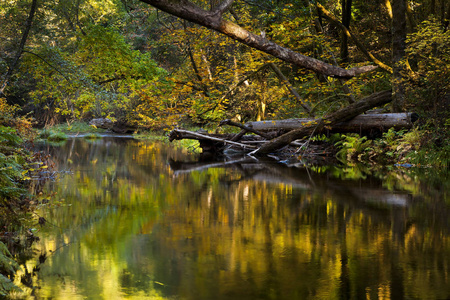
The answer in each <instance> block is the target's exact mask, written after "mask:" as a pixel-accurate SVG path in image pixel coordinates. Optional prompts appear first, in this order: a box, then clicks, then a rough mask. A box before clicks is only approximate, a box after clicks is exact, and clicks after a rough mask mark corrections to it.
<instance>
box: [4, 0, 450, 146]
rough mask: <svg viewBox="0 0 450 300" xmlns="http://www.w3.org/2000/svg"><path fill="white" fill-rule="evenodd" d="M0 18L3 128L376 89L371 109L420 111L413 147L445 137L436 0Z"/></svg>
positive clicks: (16, 4) (150, 126)
mask: <svg viewBox="0 0 450 300" xmlns="http://www.w3.org/2000/svg"><path fill="white" fill-rule="evenodd" d="M0 14H1V20H2V22H1V23H0V26H1V39H0V49H1V51H0V74H1V83H0V84H1V86H0V97H1V98H0V99H1V103H2V106H1V107H2V120H1V122H2V124H3V125H4V126H6V127H8V126H13V127H14V124H15V125H16V127H20V126H17V125H18V124H19V123H20V124H22V127H23V126H25V127H26V126H29V127H31V126H32V127H39V128H43V127H45V128H48V127H50V126H53V125H55V124H60V123H67V124H68V125H69V126H70V124H72V123H73V122H77V121H86V122H87V121H89V120H91V119H93V118H108V119H110V120H112V121H113V122H116V123H118V124H125V125H126V126H128V127H130V128H133V129H135V130H136V131H144V130H153V131H155V130H170V129H171V128H174V127H183V126H202V127H206V128H214V127H216V126H217V124H218V122H220V121H222V120H224V119H231V120H235V121H237V122H240V123H243V122H247V121H260V120H282V119H290V118H302V117H313V118H322V117H324V116H327V115H329V114H330V113H332V112H335V111H339V110H340V109H342V108H345V107H347V106H348V105H350V104H352V103H353V104H354V103H358V102H359V101H360V100H361V99H366V98H365V97H369V98H370V96H371V95H375V94H376V93H380V92H384V94H383V97H382V98H383V99H382V100H383V101H382V102H380V103H379V105H378V108H380V109H381V110H382V111H384V112H414V113H417V114H418V115H419V116H420V120H421V122H420V123H419V124H420V126H421V127H420V130H418V131H417V132H415V139H416V140H415V141H414V144H416V145H417V142H420V143H421V144H423V145H427V146H428V147H431V148H438V150H440V147H442V146H445V144H446V143H445V140H446V138H447V131H448V126H449V124H450V121H449V114H448V111H447V107H448V103H449V86H450V85H449V76H448V74H449V52H450V50H449V48H450V47H449V43H450V42H449V41H450V37H449V31H448V30H447V29H448V26H449V18H450V16H449V15H450V3H449V2H448V1H445V0H441V1H436V0H433V1H431V0H430V1H405V0H402V1H392V3H391V2H390V1H389V0H379V1H371V2H370V3H367V1H352V0H347V1H345V0H342V1H216V0H211V1H168V0H167V1H149V0H143V1H127V0H122V1H106V2H105V1H81V0H80V1H75V2H73V1H44V0H40V1H38V0H35V1H5V2H3V3H2V4H1V6H0ZM386 103H388V104H386ZM18 120H21V122H18ZM24 124H27V125H24ZM5 130H6V129H5ZM419 131H420V132H419Z"/></svg>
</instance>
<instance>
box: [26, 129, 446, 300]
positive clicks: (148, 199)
mask: <svg viewBox="0 0 450 300" xmlns="http://www.w3.org/2000/svg"><path fill="white" fill-rule="evenodd" d="M42 150H43V151H45V152H46V153H49V154H50V155H51V159H52V161H53V164H54V166H53V169H52V170H53V171H54V172H55V173H54V174H53V175H55V176H56V177H58V179H57V180H53V181H49V182H47V184H46V187H45V190H46V193H45V194H44V195H43V196H42V197H44V196H45V195H48V196H45V197H44V198H42V199H41V201H42V205H41V206H40V208H39V210H38V211H37V215H38V216H40V217H42V218H44V219H45V220H46V223H45V225H44V226H39V225H37V226H36V228H35V230H36V233H35V234H36V235H37V236H39V238H40V240H39V241H37V242H36V243H35V244H34V253H35V257H34V258H33V259H30V260H29V261H28V263H27V265H26V267H25V268H28V269H29V270H27V271H28V272H29V273H32V274H33V278H34V281H33V286H34V292H33V294H34V297H32V299H35V298H36V299H197V300H198V299H212V300H220V299H291V300H292V299H448V298H450V274H449V273H450V243H449V242H450V239H449V236H450V235H449V234H450V231H449V229H450V218H448V216H449V214H450V195H449V188H450V182H449V180H448V177H446V176H445V174H448V172H447V173H445V172H444V173H439V172H438V170H434V169H426V168H421V169H412V168H410V169H404V168H401V167H391V168H390V170H389V169H388V170H383V171H371V170H367V169H361V168H356V167H345V168H342V167H337V166H332V165H331V166H330V165H307V164H302V163H297V164H292V165H290V164H289V163H288V162H284V163H281V162H276V161H271V160H265V161H258V160H256V159H252V158H250V157H235V158H233V159H230V158H228V159H226V160H214V161H212V160H211V159H208V158H205V157H201V156H199V155H198V154H192V153H189V152H188V151H186V150H184V149H181V148H175V147H173V146H172V145H170V144H166V143H162V142H145V141H139V140H135V139H130V138H113V137H105V138H103V139H99V140H94V141H87V140H85V139H83V138H73V139H69V140H68V141H66V142H65V143H63V144H61V145H54V146H50V145H44V146H42ZM442 174H444V175H442ZM33 269H34V270H33ZM30 299H31V298H30Z"/></svg>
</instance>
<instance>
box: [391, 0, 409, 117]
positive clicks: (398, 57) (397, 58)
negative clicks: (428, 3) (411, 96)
mask: <svg viewBox="0 0 450 300" xmlns="http://www.w3.org/2000/svg"><path fill="white" fill-rule="evenodd" d="M392 16H393V18H392V65H393V68H392V69H393V75H392V92H393V93H392V112H401V111H403V109H404V106H405V86H404V80H403V75H402V73H404V71H405V70H406V68H405V63H404V62H403V59H404V57H405V48H406V42H405V41H406V0H393V1H392Z"/></svg>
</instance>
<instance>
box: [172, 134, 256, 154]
mask: <svg viewBox="0 0 450 300" xmlns="http://www.w3.org/2000/svg"><path fill="white" fill-rule="evenodd" d="M233 136H234V135H233V134H231V135H230V134H225V135H221V134H208V133H199V132H194V131H189V130H183V129H174V130H172V131H171V132H170V133H169V141H170V142H172V141H173V140H184V139H190V140H198V141H199V142H200V147H201V148H202V149H203V151H204V152H205V151H209V152H216V151H222V150H223V148H224V145H232V146H237V147H239V148H242V149H244V150H249V149H251V150H253V149H256V146H254V145H249V144H244V143H238V142H234V141H232V140H231V139H232V138H233Z"/></svg>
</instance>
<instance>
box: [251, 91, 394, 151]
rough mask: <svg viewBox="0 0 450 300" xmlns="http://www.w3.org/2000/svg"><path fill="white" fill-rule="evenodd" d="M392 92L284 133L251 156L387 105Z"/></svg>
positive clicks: (385, 92) (376, 94) (378, 94)
mask: <svg viewBox="0 0 450 300" xmlns="http://www.w3.org/2000/svg"><path fill="white" fill-rule="evenodd" d="M391 95H392V91H391V90H386V91H382V92H378V93H374V94H372V95H370V96H368V97H366V98H364V99H362V100H360V101H358V102H356V103H353V104H351V105H349V106H347V107H345V108H343V109H340V110H338V111H336V112H334V113H332V114H330V115H328V116H325V117H323V118H320V119H315V120H313V121H312V122H311V123H310V124H307V125H305V126H303V127H301V128H299V129H295V130H292V131H289V132H288V133H285V134H283V135H281V136H279V137H277V138H275V139H273V140H271V141H269V142H267V143H265V144H263V145H262V146H261V147H260V148H258V149H256V150H255V151H253V152H251V154H253V155H262V154H268V153H271V152H274V151H276V150H279V149H281V148H283V147H284V146H287V145H289V144H290V143H291V142H292V141H294V140H296V139H301V138H303V137H305V136H310V135H312V134H313V133H319V132H322V131H323V129H324V128H325V127H326V126H327V127H328V126H330V127H332V126H333V125H335V124H337V123H341V122H345V121H349V120H351V119H353V118H354V117H356V116H357V115H359V114H362V113H363V112H365V111H367V110H369V109H372V108H374V107H377V106H381V105H384V104H386V103H389V102H390V101H391V100H392V97H391Z"/></svg>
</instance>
